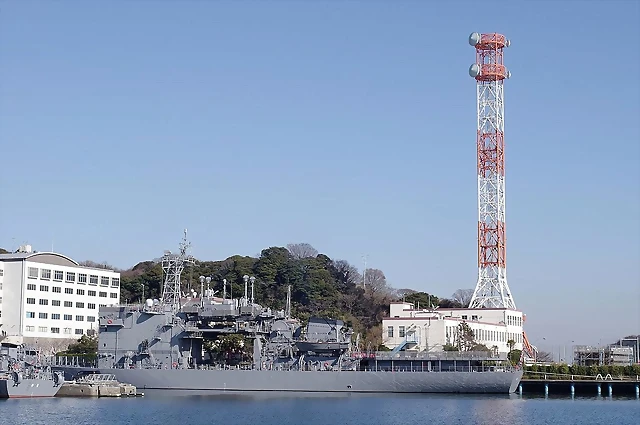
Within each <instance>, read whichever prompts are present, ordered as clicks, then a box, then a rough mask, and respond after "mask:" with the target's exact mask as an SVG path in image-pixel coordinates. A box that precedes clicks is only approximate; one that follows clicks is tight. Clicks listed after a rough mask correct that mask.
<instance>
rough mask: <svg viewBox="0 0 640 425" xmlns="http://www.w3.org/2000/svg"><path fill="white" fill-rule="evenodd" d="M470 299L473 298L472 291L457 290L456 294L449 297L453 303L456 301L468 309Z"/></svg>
mask: <svg viewBox="0 0 640 425" xmlns="http://www.w3.org/2000/svg"><path fill="white" fill-rule="evenodd" d="M471 297H473V289H458V290H457V291H456V292H454V293H453V295H451V299H452V300H453V301H457V302H459V303H460V304H462V305H463V306H464V307H468V306H469V303H470V302H471Z"/></svg>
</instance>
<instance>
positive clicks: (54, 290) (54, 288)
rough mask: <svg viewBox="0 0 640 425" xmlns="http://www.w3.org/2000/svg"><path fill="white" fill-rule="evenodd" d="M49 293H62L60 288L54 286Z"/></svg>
mask: <svg viewBox="0 0 640 425" xmlns="http://www.w3.org/2000/svg"><path fill="white" fill-rule="evenodd" d="M51 292H55V293H56V294H59V293H61V292H62V288H61V287H59V286H54V287H52V288H51Z"/></svg>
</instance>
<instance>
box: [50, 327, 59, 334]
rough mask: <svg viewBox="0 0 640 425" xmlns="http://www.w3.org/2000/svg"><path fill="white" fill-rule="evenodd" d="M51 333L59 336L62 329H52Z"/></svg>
mask: <svg viewBox="0 0 640 425" xmlns="http://www.w3.org/2000/svg"><path fill="white" fill-rule="evenodd" d="M51 333H52V334H59V333H60V328H51Z"/></svg>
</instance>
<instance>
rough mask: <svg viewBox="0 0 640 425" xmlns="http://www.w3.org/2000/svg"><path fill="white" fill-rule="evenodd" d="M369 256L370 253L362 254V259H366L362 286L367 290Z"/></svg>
mask: <svg viewBox="0 0 640 425" xmlns="http://www.w3.org/2000/svg"><path fill="white" fill-rule="evenodd" d="M367 257H368V255H366V254H365V255H363V256H362V261H364V271H363V272H362V288H363V289H364V290H365V291H366V290H367Z"/></svg>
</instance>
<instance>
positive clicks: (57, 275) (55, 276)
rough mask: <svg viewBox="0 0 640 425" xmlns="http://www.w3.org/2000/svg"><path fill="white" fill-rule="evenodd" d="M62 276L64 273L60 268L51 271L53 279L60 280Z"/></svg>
mask: <svg viewBox="0 0 640 425" xmlns="http://www.w3.org/2000/svg"><path fill="white" fill-rule="evenodd" d="M63 278H64V273H63V272H62V271H61V270H56V271H54V272H53V280H59V281H62V279H63Z"/></svg>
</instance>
